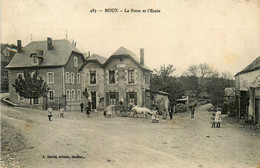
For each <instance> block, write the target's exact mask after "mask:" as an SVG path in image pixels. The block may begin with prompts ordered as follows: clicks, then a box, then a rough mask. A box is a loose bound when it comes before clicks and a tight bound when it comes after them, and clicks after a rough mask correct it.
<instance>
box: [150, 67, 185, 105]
mask: <svg viewBox="0 0 260 168" xmlns="http://www.w3.org/2000/svg"><path fill="white" fill-rule="evenodd" d="M174 71H175V69H174V68H173V65H168V66H165V65H162V66H161V67H160V69H159V70H156V69H155V70H154V71H153V74H152V78H151V90H153V91H163V92H167V93H169V101H170V105H171V106H172V105H174V104H175V103H176V99H177V98H180V97H181V96H182V95H183V93H184V90H183V88H182V85H181V83H180V80H179V79H178V78H177V77H176V76H174V75H173V73H174Z"/></svg>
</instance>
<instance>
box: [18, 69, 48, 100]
mask: <svg viewBox="0 0 260 168" xmlns="http://www.w3.org/2000/svg"><path fill="white" fill-rule="evenodd" d="M13 87H14V88H15V91H16V92H17V93H18V94H19V96H21V97H24V98H26V99H30V104H32V99H36V98H39V97H41V96H45V95H46V94H47V93H48V90H49V87H48V85H47V84H46V82H44V80H43V78H42V77H41V76H39V72H38V71H35V72H33V73H32V74H30V71H29V70H25V71H24V78H22V77H21V76H19V77H17V79H15V81H14V83H13Z"/></svg>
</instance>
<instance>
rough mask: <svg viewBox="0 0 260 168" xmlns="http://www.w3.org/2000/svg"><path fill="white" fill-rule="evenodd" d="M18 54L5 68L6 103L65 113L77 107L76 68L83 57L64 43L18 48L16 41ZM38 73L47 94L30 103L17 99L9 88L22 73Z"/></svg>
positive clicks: (49, 41) (36, 43)
mask: <svg viewBox="0 0 260 168" xmlns="http://www.w3.org/2000/svg"><path fill="white" fill-rule="evenodd" d="M17 44H18V53H16V54H15V55H14V57H13V59H12V60H11V62H10V63H9V64H8V65H7V66H6V69H7V70H8V73H9V88H10V89H9V95H10V101H12V102H13V103H15V104H17V105H18V106H30V107H34V108H38V109H46V108H47V107H48V106H52V107H53V108H54V109H58V108H59V107H61V106H65V108H66V109H67V110H75V109H78V108H79V103H80V102H81V101H82V92H81V88H82V86H81V83H82V80H81V75H80V73H79V72H78V69H79V67H80V66H81V65H82V64H83V62H84V56H83V54H82V53H81V52H80V51H79V50H78V49H77V48H76V46H75V45H74V44H72V43H70V42H69V41H68V40H52V39H51V38H47V41H33V42H31V43H29V44H28V45H26V46H25V47H23V48H22V46H21V41H20V40H18V43H17ZM25 70H29V71H30V73H33V72H35V71H38V72H39V76H41V77H42V78H43V80H44V81H45V82H46V83H47V85H48V87H49V92H48V94H47V97H41V98H38V99H34V100H33V101H32V103H33V105H30V100H28V99H25V98H23V97H20V96H19V94H18V93H16V92H15V88H14V87H13V86H12V84H13V83H14V81H15V79H16V78H17V77H18V76H21V77H23V76H24V74H23V73H24V71H25Z"/></svg>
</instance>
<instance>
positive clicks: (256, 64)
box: [235, 57, 260, 76]
mask: <svg viewBox="0 0 260 168" xmlns="http://www.w3.org/2000/svg"><path fill="white" fill-rule="evenodd" d="M258 69H260V57H258V58H256V59H255V60H254V61H253V62H252V63H251V64H249V65H248V66H247V67H246V68H244V69H243V70H242V71H240V72H238V73H237V74H236V75H235V76H237V75H241V74H244V73H247V72H251V71H255V70H258Z"/></svg>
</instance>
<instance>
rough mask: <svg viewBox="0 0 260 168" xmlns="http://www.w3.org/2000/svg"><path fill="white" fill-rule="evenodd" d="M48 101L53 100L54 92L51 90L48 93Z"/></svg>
mask: <svg viewBox="0 0 260 168" xmlns="http://www.w3.org/2000/svg"><path fill="white" fill-rule="evenodd" d="M49 99H50V100H54V91H53V90H50V91H49Z"/></svg>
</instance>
